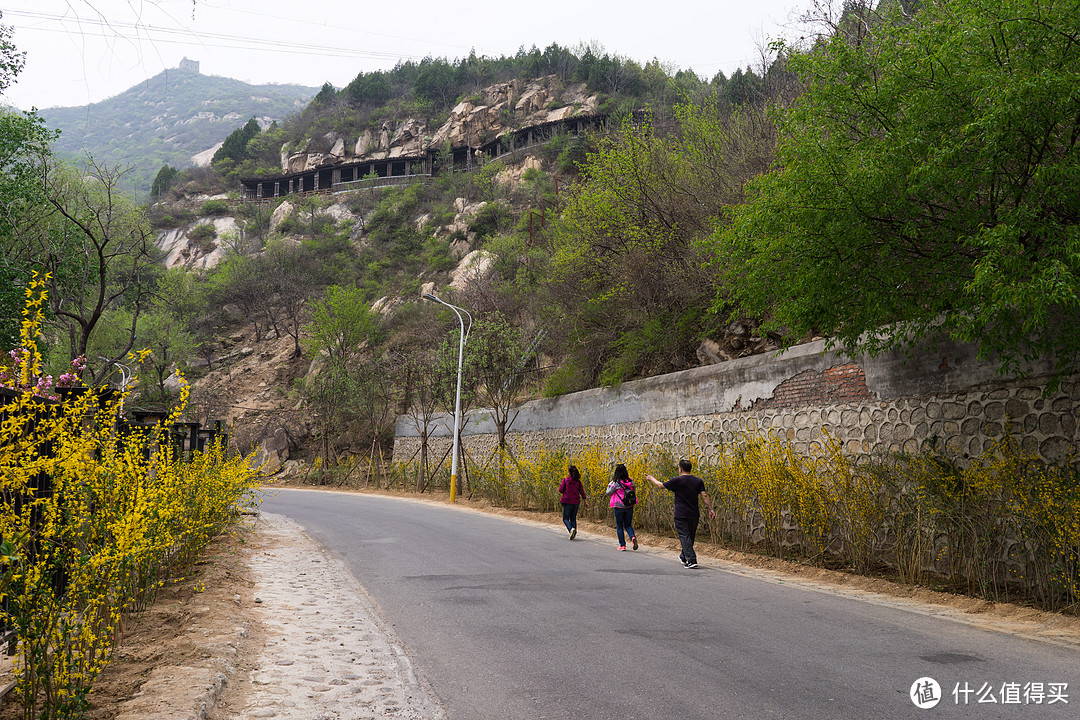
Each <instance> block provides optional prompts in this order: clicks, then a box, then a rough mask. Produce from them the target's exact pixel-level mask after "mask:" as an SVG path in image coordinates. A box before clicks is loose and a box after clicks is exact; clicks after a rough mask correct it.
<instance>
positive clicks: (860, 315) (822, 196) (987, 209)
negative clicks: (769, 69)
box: [718, 0, 1080, 370]
mask: <svg viewBox="0 0 1080 720" xmlns="http://www.w3.org/2000/svg"><path fill="white" fill-rule="evenodd" d="M1078 17H1080V2H1078V0H1065V1H1060V0H925V1H924V2H921V3H919V5H918V10H917V12H915V13H914V16H913V17H912V16H910V14H908V13H905V12H904V10H903V9H902V8H901V7H899V6H895V5H894V6H893V7H892V8H891V9H886V11H885V12H884V13H883V16H882V17H881V18H880V19H879V20H877V21H874V22H871V21H870V20H869V19H868V18H866V17H865V16H862V15H860V16H859V18H858V19H859V21H860V23H861V25H860V27H861V30H860V32H858V33H853V32H840V31H838V32H836V33H835V34H834V35H833V36H832V37H830V38H828V39H826V40H822V41H820V42H818V43H817V44H816V45H815V46H814V47H813V48H812V49H810V50H808V51H804V52H798V53H794V54H793V56H792V57H791V59H790V64H791V67H792V68H794V69H795V70H796V71H798V72H799V73H800V75H801V77H802V79H803V81H804V82H805V84H806V91H805V93H804V94H803V95H802V97H801V98H800V100H799V101H798V102H797V103H796V104H795V105H794V106H793V107H792V108H791V109H789V110H788V111H786V112H784V113H782V114H781V118H780V128H781V133H782V140H781V145H780V156H779V168H778V169H777V170H776V171H775V172H773V173H771V174H769V175H768V176H766V177H764V178H762V179H761V180H760V181H759V182H757V183H756V184H755V185H754V188H753V194H752V200H751V201H750V202H749V203H747V204H746V205H745V206H743V207H742V208H740V209H739V210H738V211H737V212H736V213H735V216H734V222H733V224H732V226H731V227H730V229H729V230H727V231H725V232H723V233H722V234H721V236H720V239H721V241H722V242H721V245H720V248H719V249H718V254H719V255H720V256H721V257H722V258H724V259H727V258H730V259H731V260H732V262H731V265H730V266H731V268H732V275H733V277H738V278H739V285H738V293H739V296H740V298H741V299H742V301H743V302H744V303H745V304H746V305H747V306H748V307H749V308H751V309H752V310H754V311H756V312H758V313H762V314H764V313H771V314H772V316H773V318H774V321H775V324H776V325H777V326H782V327H785V328H786V329H787V330H788V331H789V333H790V334H792V335H798V334H800V333H802V332H808V331H811V332H820V333H826V334H830V335H833V336H835V337H836V338H837V340H838V341H839V342H841V343H843V344H844V345H845V346H847V347H848V349H851V350H854V349H864V350H869V351H872V352H876V351H880V350H883V349H885V348H889V347H895V346H900V345H904V344H906V343H908V342H910V341H913V340H916V339H919V338H923V337H927V336H934V335H936V334H938V333H946V334H949V335H951V336H953V337H956V338H960V339H966V340H972V341H976V342H978V344H979V347H980V351H981V353H982V354H983V355H984V356H992V355H996V356H998V357H999V358H1001V359H1002V360H1003V361H1004V362H1005V366H1006V367H1010V368H1016V367H1017V366H1019V364H1020V363H1022V361H1024V360H1026V359H1031V358H1034V357H1038V356H1043V355H1046V354H1051V355H1054V356H1055V357H1056V359H1057V362H1058V368H1059V370H1065V369H1066V368H1068V367H1069V366H1070V365H1071V364H1072V363H1073V362H1074V361H1075V359H1076V356H1077V352H1078V351H1080V322H1077V320H1078V319H1080V318H1078V316H1080V296H1078V291H1080V195H1078V194H1077V193H1076V192H1075V189H1076V187H1077V186H1078V185H1080V147H1078V145H1077V144H1078V142H1080V92H1077V88H1078V87H1080V26H1078V25H1077V18H1078ZM839 27H840V29H843V27H844V24H843V23H840V24H839Z"/></svg>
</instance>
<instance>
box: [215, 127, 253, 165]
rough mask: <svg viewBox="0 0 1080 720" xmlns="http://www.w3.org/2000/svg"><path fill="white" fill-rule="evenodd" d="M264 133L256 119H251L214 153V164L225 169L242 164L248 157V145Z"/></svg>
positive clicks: (230, 134)
mask: <svg viewBox="0 0 1080 720" xmlns="http://www.w3.org/2000/svg"><path fill="white" fill-rule="evenodd" d="M260 132H262V129H261V128H260V127H259V123H258V121H256V120H255V118H251V119H250V120H248V121H247V123H246V124H245V125H244V126H243V127H241V128H238V129H236V130H233V131H232V132H231V133H229V136H228V137H227V138H225V141H224V142H223V143H222V144H221V147H220V148H218V150H217V152H215V153H214V157H213V160H212V162H213V164H214V165H218V166H222V167H224V168H231V167H232V166H233V165H236V164H237V163H239V162H241V161H242V160H244V159H245V158H247V157H248V143H249V142H251V141H252V140H253V139H254V138H255V136H256V135H258V134H259V133H260Z"/></svg>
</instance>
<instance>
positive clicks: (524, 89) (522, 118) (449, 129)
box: [281, 75, 600, 174]
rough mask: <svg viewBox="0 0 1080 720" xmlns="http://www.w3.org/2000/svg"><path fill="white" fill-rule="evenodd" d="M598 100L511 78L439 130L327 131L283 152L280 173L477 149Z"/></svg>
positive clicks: (579, 91) (575, 86)
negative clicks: (351, 133) (441, 150)
mask: <svg viewBox="0 0 1080 720" xmlns="http://www.w3.org/2000/svg"><path fill="white" fill-rule="evenodd" d="M599 101H600V98H599V96H598V95H595V94H593V95H590V94H589V92H588V90H587V89H586V87H585V84H584V83H570V84H565V83H563V82H562V81H561V80H560V79H559V78H558V76H556V75H550V76H547V77H543V78H538V79H536V80H531V81H528V82H526V81H524V80H512V81H510V82H506V83H499V84H497V85H491V86H489V87H486V88H484V89H483V90H481V91H480V92H478V93H477V94H476V95H474V96H473V97H472V98H470V99H468V100H465V101H462V102H461V103H458V105H457V106H456V107H455V108H454V109H453V110H451V111H450V116H449V117H448V118H447V119H446V121H445V122H444V123H443V124H442V125H440V126H439V127H437V128H429V127H428V126H427V125H426V124H424V123H423V122H422V121H420V120H417V119H415V118H408V119H405V120H401V121H395V120H387V121H384V122H383V123H382V124H381V125H380V126H379V127H378V128H376V129H369V130H365V131H364V132H363V133H362V134H361V135H360V136H359V137H357V138H355V139H353V138H346V137H344V136H342V135H339V134H337V133H329V134H327V135H323V136H321V137H319V138H312V139H309V140H308V141H307V143H305V145H304V146H303V147H301V148H290V147H289V146H288V145H285V146H283V147H282V148H281V170H282V172H283V173H285V174H291V173H298V172H304V171H307V170H312V169H314V168H317V167H321V166H325V165H336V164H339V163H344V162H353V161H358V160H385V159H388V158H396V157H415V156H417V155H422V154H424V153H425V152H426V151H427V150H429V149H434V148H439V147H442V146H444V145H445V144H446V143H448V142H449V143H450V145H451V146H453V147H460V146H462V145H471V146H474V147H475V146H477V145H481V144H483V143H485V142H488V141H489V140H494V139H495V138H497V137H500V136H501V135H504V134H506V133H508V132H511V131H513V130H517V129H519V128H523V127H528V126H530V125H542V124H543V123H546V122H551V121H553V120H563V119H565V118H569V117H573V116H575V115H591V114H593V113H595V112H597V109H598V106H599Z"/></svg>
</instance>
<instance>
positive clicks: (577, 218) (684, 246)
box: [545, 98, 772, 384]
mask: <svg viewBox="0 0 1080 720" xmlns="http://www.w3.org/2000/svg"><path fill="white" fill-rule="evenodd" d="M678 118H679V121H680V130H681V132H680V134H679V135H677V136H664V135H661V134H659V133H657V132H654V130H653V128H652V127H651V125H650V124H649V123H647V122H646V123H644V124H641V125H636V124H633V123H631V122H630V121H627V122H626V123H625V124H624V126H623V128H622V131H621V132H620V133H619V134H618V135H617V136H615V137H614V138H609V139H605V140H603V141H601V143H600V145H599V147H598V149H597V150H596V151H595V152H593V153H590V154H589V155H588V156H587V163H586V165H585V166H584V177H583V180H582V182H581V184H580V185H579V186H577V187H575V188H574V190H573V191H572V193H571V194H570V197H569V199H568V200H567V205H566V207H565V209H564V210H563V213H562V215H561V217H560V218H559V219H558V221H557V222H556V223H555V224H554V225H553V227H552V229H551V231H550V232H551V239H552V243H553V254H552V267H551V271H550V273H549V274H548V277H547V279H546V282H545V289H546V291H547V293H548V294H549V295H550V297H551V302H552V305H553V307H552V308H551V310H552V311H553V312H552V313H550V314H549V315H548V317H549V318H550V322H549V323H548V327H549V330H550V331H551V333H552V337H553V338H555V339H556V340H555V342H556V344H557V345H559V346H562V347H565V348H569V352H570V354H571V355H573V356H574V358H575V359H574V364H575V366H576V367H578V368H580V369H581V371H582V372H584V373H585V376H586V378H587V384H592V383H594V382H599V381H602V382H605V383H615V382H620V381H622V380H626V379H629V378H631V377H637V376H639V375H641V374H652V373H658V372H667V371H671V370H677V369H681V368H683V367H688V366H690V365H693V364H696V354H695V351H696V349H697V346H698V344H699V342H700V340H701V336H702V335H703V334H704V331H705V330H706V328H707V327H708V323H709V322H711V321H710V319H709V317H708V311H709V308H710V306H711V304H712V300H713V298H714V297H715V296H716V295H717V294H718V293H722V292H723V285H722V284H721V283H720V279H719V278H718V277H717V276H716V275H715V274H712V273H710V272H708V271H706V270H704V269H703V268H702V262H703V261H704V260H705V259H706V255H705V253H704V252H703V250H702V249H701V246H700V243H701V242H702V241H704V240H705V239H707V238H708V237H710V235H711V233H712V230H713V228H714V223H715V221H716V218H717V217H718V216H719V215H720V214H721V213H722V212H724V210H725V208H726V207H727V206H728V205H730V204H732V203H736V202H738V201H740V200H741V199H742V184H743V182H744V181H745V180H746V179H747V178H748V177H752V176H753V174H754V173H755V172H758V171H760V170H761V169H763V168H764V167H766V166H767V164H768V161H769V158H770V157H771V152H772V142H771V133H770V132H769V125H768V123H767V122H766V120H765V118H764V117H763V115H762V113H761V112H760V111H757V112H749V111H732V110H730V109H729V108H727V107H725V106H724V105H723V104H722V103H720V102H719V101H718V100H717V99H715V98H713V99H711V100H709V101H708V102H706V103H703V104H701V105H687V106H680V107H679V109H678ZM672 308H677V309H678V313H676V315H675V316H673V315H672V310H671V309H672ZM726 312H727V311H726V310H723V311H722V313H721V316H723V315H724V314H726ZM661 328H666V330H667V332H666V333H665V334H663V335H661V334H660V333H659V330H660V329H661Z"/></svg>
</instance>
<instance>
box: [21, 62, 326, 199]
mask: <svg viewBox="0 0 1080 720" xmlns="http://www.w3.org/2000/svg"><path fill="white" fill-rule="evenodd" d="M317 91H318V88H309V87H302V86H299V85H249V84H247V83H244V82H241V81H239V80H233V79H231V78H224V77H214V76H211V75H201V74H199V73H198V72H196V71H193V70H179V69H172V70H166V71H164V72H161V73H159V74H157V75H155V76H154V77H152V78H149V79H148V80H146V82H143V83H140V84H138V85H136V86H135V87H133V88H130V89H129V90H125V91H124V92H122V93H120V94H119V95H116V96H114V97H111V98H109V99H107V100H102V101H101V102H97V103H93V104H91V105H84V106H80V107H56V108H46V109H44V110H41V111H40V113H39V114H40V115H41V117H43V118H44V119H45V124H46V125H47V126H48V127H49V128H51V129H54V130H59V131H60V136H59V137H58V138H57V140H56V143H55V144H54V145H53V150H54V151H55V152H56V154H57V155H59V156H60V157H63V158H65V159H67V160H69V161H72V162H79V161H81V160H83V159H84V158H85V156H86V154H88V153H89V154H90V155H92V156H93V157H95V158H97V159H98V160H100V161H107V162H109V163H110V164H113V165H120V166H123V167H131V168H132V170H131V172H130V173H129V174H128V176H127V178H126V179H127V183H126V185H125V187H124V190H127V191H131V190H132V189H134V191H135V192H137V193H138V194H139V195H141V196H142V197H146V196H147V195H149V192H150V184H151V182H152V181H153V179H154V174H155V173H157V171H158V169H159V168H160V167H161V166H162V164H165V163H168V164H169V165H172V166H174V167H177V168H184V167H188V166H190V165H191V162H192V157H193V156H195V155H197V154H199V153H202V152H206V151H207V150H212V149H213V148H214V147H215V146H216V145H218V144H219V143H221V142H222V141H223V140H224V139H225V138H226V137H227V136H228V135H229V134H230V133H231V132H233V131H234V130H236V129H237V128H238V127H241V126H242V125H244V123H246V122H247V121H248V120H250V119H251V118H256V119H257V120H258V122H259V124H260V125H262V126H263V127H268V126H269V125H270V124H271V123H273V122H275V121H281V120H284V119H285V118H286V117H288V116H289V115H292V114H295V113H297V112H299V111H300V110H302V109H303V108H304V106H305V105H307V103H308V101H309V100H311V98H312V97H314V96H315V93H316V92H317Z"/></svg>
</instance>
